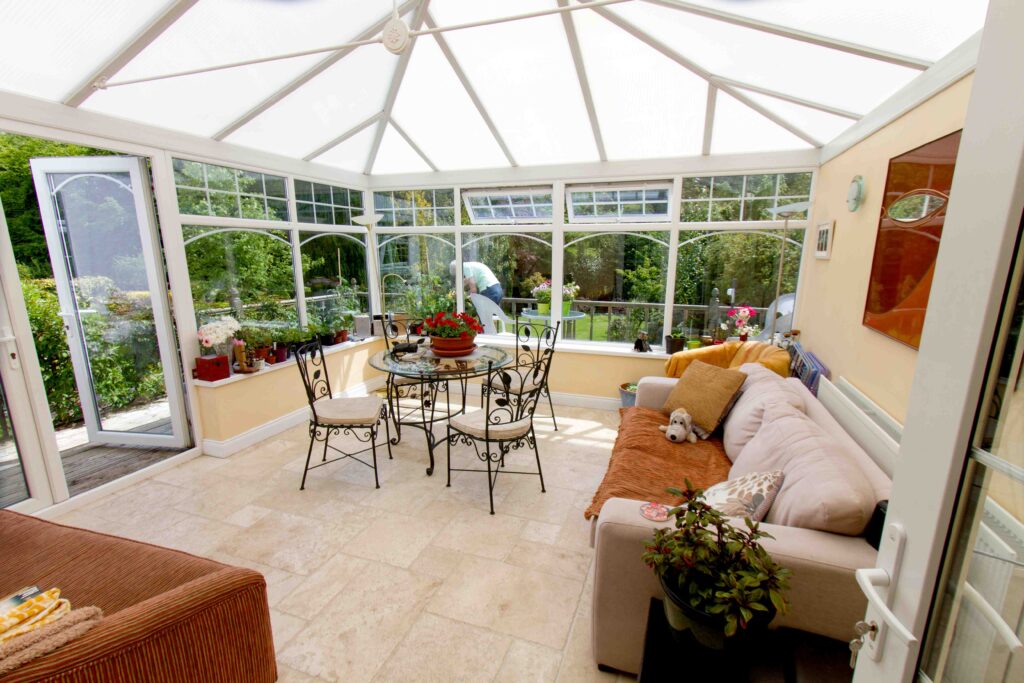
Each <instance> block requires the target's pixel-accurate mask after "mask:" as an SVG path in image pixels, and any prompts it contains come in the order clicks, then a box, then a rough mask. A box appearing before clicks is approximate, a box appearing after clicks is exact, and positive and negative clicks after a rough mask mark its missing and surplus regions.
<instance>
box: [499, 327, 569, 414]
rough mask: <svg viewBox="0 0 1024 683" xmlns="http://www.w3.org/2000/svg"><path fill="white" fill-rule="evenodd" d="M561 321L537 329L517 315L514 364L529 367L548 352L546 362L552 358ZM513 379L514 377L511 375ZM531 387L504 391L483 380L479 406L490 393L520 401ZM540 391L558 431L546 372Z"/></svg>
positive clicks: (501, 387)
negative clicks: (522, 321)
mask: <svg viewBox="0 0 1024 683" xmlns="http://www.w3.org/2000/svg"><path fill="white" fill-rule="evenodd" d="M561 324H562V323H561V322H558V323H555V326H554V327H551V326H550V325H545V326H544V327H542V328H540V330H539V331H538V330H537V329H535V327H534V324H530V323H521V322H519V318H518V316H517V317H516V321H515V330H516V350H515V359H516V360H515V366H514V367H516V368H519V367H529V366H533V365H536V363H537V361H538V360H540V358H541V357H542V356H543V355H544V354H548V356H549V360H548V364H549V365H550V363H551V362H552V361H553V360H554V355H555V342H557V341H558V328H559V327H560V326H561ZM513 379H515V378H514V377H513ZM530 388H531V387H529V386H526V387H523V386H515V385H513V386H511V387H509V389H510V390H511V392H506V391H505V389H504V387H503V386H502V385H500V384H499V385H491V384H490V383H489V382H488V381H484V383H483V385H482V386H481V388H480V394H481V397H480V406H481V407H483V405H484V400H485V398H486V397H487V396H488V395H489V394H491V393H495V392H496V393H498V394H505V395H506V397H507V398H509V400H511V401H512V402H513V403H517V402H521V401H522V395H523V393H524V392H525V391H528V390H529V389H530ZM540 393H541V397H542V398H546V399H547V402H548V409H549V410H550V411H551V421H552V422H553V423H554V425H555V431H556V432H557V431H558V419H557V418H556V417H555V406H554V402H553V401H552V400H551V391H550V390H549V389H548V373H547V372H545V373H544V383H543V384H542V385H541V387H540ZM537 417H547V415H538V416H537Z"/></svg>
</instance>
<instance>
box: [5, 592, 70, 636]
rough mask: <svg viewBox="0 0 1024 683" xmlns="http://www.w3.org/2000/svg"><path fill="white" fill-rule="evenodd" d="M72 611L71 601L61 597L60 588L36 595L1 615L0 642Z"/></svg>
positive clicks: (32, 629) (51, 621) (49, 622)
mask: <svg viewBox="0 0 1024 683" xmlns="http://www.w3.org/2000/svg"><path fill="white" fill-rule="evenodd" d="M69 611H71V603H70V602H68V601H67V600H65V599H64V598H62V597H60V589H59V588H51V589H50V590H48V591H46V592H45V593H40V594H39V595H34V596H32V597H31V598H29V599H28V600H26V601H25V602H23V603H21V604H20V605H18V606H17V607H14V608H12V609H11V610H9V611H8V612H6V613H5V614H3V615H2V616H0V644H3V643H5V642H7V641H8V640H10V639H11V638H14V637H15V636H20V635H22V634H24V633H28V632H30V631H34V630H35V629H37V628H39V627H41V626H45V625H46V624H51V623H53V622H54V621H56V620H58V619H60V618H61V617H63V616H64V615H65V614H67V613H68V612H69Z"/></svg>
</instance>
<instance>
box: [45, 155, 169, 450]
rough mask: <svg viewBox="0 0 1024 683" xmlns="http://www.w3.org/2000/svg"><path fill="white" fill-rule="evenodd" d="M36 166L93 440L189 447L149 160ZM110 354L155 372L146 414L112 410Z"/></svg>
mask: <svg viewBox="0 0 1024 683" xmlns="http://www.w3.org/2000/svg"><path fill="white" fill-rule="evenodd" d="M31 165H32V175H33V180H34V182H35V188H36V197H37V199H38V201H39V211H40V216H41V218H42V221H43V228H44V232H45V233H46V243H47V247H48V248H49V252H50V263H51V264H52V267H53V271H54V278H55V281H56V285H57V297H58V299H59V301H60V308H61V312H60V314H61V316H62V317H63V318H64V327H65V330H66V332H67V338H68V347H69V350H70V353H71V362H72V365H73V368H74V374H75V380H76V384H77V385H78V395H79V400H80V402H81V405H82V414H83V418H84V421H85V425H86V429H87V432H88V436H89V441H90V443H106V444H115V445H130V446H159V447H177V448H181V447H184V446H185V444H186V441H187V438H188V437H187V425H186V419H185V409H184V402H183V393H184V392H183V384H182V376H181V366H180V364H179V362H178V354H177V353H176V351H175V348H176V346H175V340H174V328H173V326H172V324H171V316H170V311H169V304H168V298H167V292H168V286H167V276H166V274H165V271H164V265H163V259H162V257H161V248H160V238H159V235H158V232H157V227H156V218H155V215H154V212H153V198H152V193H151V184H150V179H149V173H148V172H147V169H146V160H145V159H143V158H141V157H119V156H104V157H60V158H44V159H32V160H31ZM114 353H116V354H121V355H126V356H128V357H131V358H133V359H134V360H135V362H136V363H138V364H139V365H140V366H144V367H145V368H148V369H150V370H149V372H150V375H149V376H147V381H148V382H149V386H148V390H149V392H150V394H152V395H153V396H154V399H153V400H152V401H151V402H150V403H149V404H148V405H147V406H146V408H145V410H141V411H140V410H134V411H131V412H130V413H126V412H124V411H120V412H119V411H116V410H114V409H113V408H112V407H110V406H108V405H107V404H108V403H113V402H112V401H108V400H107V399H108V397H107V396H106V395H105V386H107V380H108V378H107V377H106V376H105V370H104V361H105V360H106V358H105V357H106V356H109V355H110V354H114ZM154 368H155V370H153V369H154ZM161 395H162V396H161Z"/></svg>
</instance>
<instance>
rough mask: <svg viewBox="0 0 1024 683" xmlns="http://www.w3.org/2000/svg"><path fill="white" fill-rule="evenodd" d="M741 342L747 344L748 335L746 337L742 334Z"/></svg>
mask: <svg viewBox="0 0 1024 683" xmlns="http://www.w3.org/2000/svg"><path fill="white" fill-rule="evenodd" d="M740 341H741V342H745V341H747V335H745V334H741V335H740Z"/></svg>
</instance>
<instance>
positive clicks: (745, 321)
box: [722, 306, 761, 342]
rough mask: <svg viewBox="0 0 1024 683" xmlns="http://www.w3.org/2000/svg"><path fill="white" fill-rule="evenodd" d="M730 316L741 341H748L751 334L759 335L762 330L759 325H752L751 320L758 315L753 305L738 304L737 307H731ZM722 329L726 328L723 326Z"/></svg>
mask: <svg viewBox="0 0 1024 683" xmlns="http://www.w3.org/2000/svg"><path fill="white" fill-rule="evenodd" d="M728 315H729V318H730V319H731V320H732V324H733V328H734V331H735V334H736V336H737V337H739V338H740V341H741V342H745V341H747V338H748V337H749V336H750V335H754V336H756V335H758V334H760V332H761V328H760V327H758V326H757V325H751V324H750V321H751V319H753V318H754V317H755V316H757V311H755V310H754V309H753V308H752V307H751V306H737V307H736V308H732V309H729V314H728ZM722 329H726V328H725V327H723V328H722Z"/></svg>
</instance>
